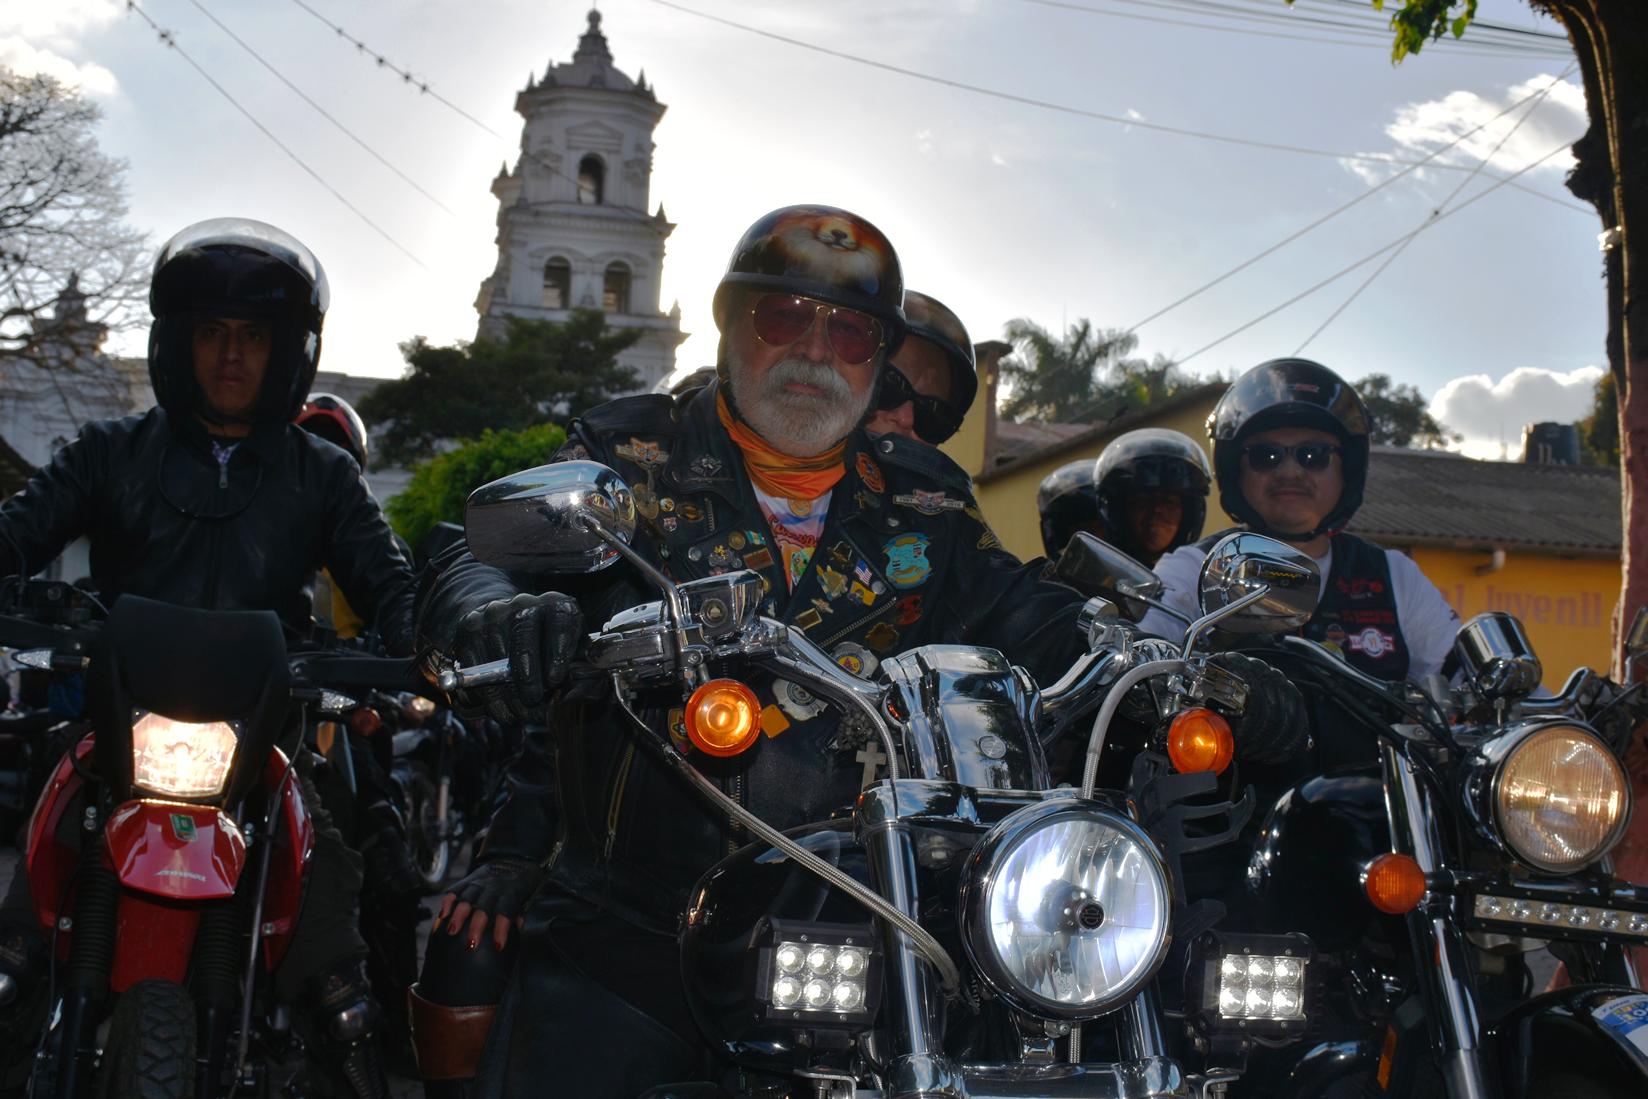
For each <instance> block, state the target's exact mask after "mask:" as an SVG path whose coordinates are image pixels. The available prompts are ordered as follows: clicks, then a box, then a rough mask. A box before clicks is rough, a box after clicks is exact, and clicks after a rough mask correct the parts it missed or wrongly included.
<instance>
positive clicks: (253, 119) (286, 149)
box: [126, 0, 429, 271]
mask: <svg viewBox="0 0 1648 1099" xmlns="http://www.w3.org/2000/svg"><path fill="white" fill-rule="evenodd" d="M126 10H128V11H131V12H134V13H136V14H137V16H138V17H139V18H140V19H142V20H143V21H144V22H145V23H147V24H149V27H150V28H151V29H152V30H153V31H154V32H155V35H156V37H158V38H159V39H160V41H161V43H162V44H164V45H165V46H166V48H167V49H169V50H172V51H174V52H175V53H176V54H177V55H178V56H179V57H181V58H183V60H184V61H186V62H188V65H189V67H190V68H191V69H193V70H194V71H195V72H197V73H199V74H200V75H201V78H202V79H204V80H205V81H206V83H208V84H210V85H211V86H212V87H213V88H216V89H217V92H218V94H219V95H221V96H222V97H223V98H224V99H226V100H228V101H229V105H230V106H232V107H234V109H235V110H237V111H239V112H240V113H241V114H243V115H245V116H246V120H247V121H248V122H250V123H251V124H252V125H254V126H256V127H257V128H258V129H259V130H260V131H261V132H262V133H263V136H264V137H267V138H268V139H269V140H270V141H272V142H274V143H275V145H276V146H277V147H278V148H279V149H280V151H281V152H283V153H285V154H286V155H287V156H289V157H291V158H292V162H293V163H294V164H296V165H297V166H298V167H299V168H302V169H303V170H304V171H305V172H306V173H308V175H309V177H310V178H311V179H313V180H314V181H315V182H316V183H318V184H320V185H321V186H322V187H324V188H326V190H327V191H328V192H330V193H331V195H332V197H333V198H335V199H337V200H338V201H339V202H341V203H342V204H343V205H344V206H345V207H346V208H347V209H348V210H349V212H350V213H352V214H354V215H355V216H356V217H358V218H360V219H361V221H363V222H365V223H366V225H367V227H368V228H370V229H371V230H372V231H373V232H374V233H377V234H378V236H380V237H382V238H383V239H384V240H386V241H388V242H389V243H390V244H392V245H393V246H394V247H395V249H396V250H397V251H399V252H400V253H401V254H402V255H404V256H405V257H406V258H407V259H409V260H411V261H412V262H413V263H415V264H417V265H418V266H419V267H422V268H423V269H424V270H425V271H427V270H429V268H428V266H427V265H426V264H425V263H424V262H423V260H421V259H419V258H418V257H417V256H415V255H413V254H412V253H411V252H410V251H409V250H408V249H407V247H406V246H405V245H404V244H402V243H401V242H400V241H398V240H396V239H395V238H394V237H393V236H392V235H390V233H389V232H388V231H386V230H385V229H384V228H383V226H381V225H379V224H378V223H377V222H375V221H373V220H372V219H371V218H369V217H367V216H366V214H365V213H363V212H362V211H361V209H360V207H358V206H356V205H355V204H354V203H353V202H350V201H349V200H348V199H347V198H345V197H344V195H343V192H342V191H339V190H338V189H337V188H336V187H334V186H332V185H331V184H330V183H328V182H326V180H325V179H324V178H322V176H321V174H320V173H319V172H317V171H315V170H314V169H313V168H311V167H309V165H308V164H306V163H305V162H304V160H303V158H302V157H300V156H298V154H297V153H295V152H294V151H292V149H291V147H290V146H288V145H287V144H286V143H285V142H284V141H282V140H281V139H280V138H278V137H276V136H275V135H274V132H273V131H272V130H270V129H269V127H267V126H265V125H264V124H263V123H261V122H259V121H258V119H257V116H256V115H254V114H253V113H252V112H251V111H249V110H247V109H246V108H245V107H243V106H242V105H241V103H240V101H239V100H238V99H236V98H235V97H234V96H232V95H230V94H229V90H228V89H227V88H225V87H224V86H223V85H222V84H219V83H218V82H217V81H216V80H214V79H212V74H211V73H209V72H207V71H206V70H205V69H203V68H201V67H200V64H199V62H197V61H196V60H195V59H194V58H192V57H190V56H189V54H188V51H186V50H184V48H183V47H182V46H180V45H178V44H177V36H176V35H175V34H173V33H172V32H171V31H169V30H166V29H165V28H163V27H162V26H161V25H160V24H159V23H156V22H155V21H154V20H153V19H151V18H149V13H148V12H146V11H144V10H143V9H142V8H140V7H138V6H137V0H126Z"/></svg>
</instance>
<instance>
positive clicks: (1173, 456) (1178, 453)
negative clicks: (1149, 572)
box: [1094, 427, 1213, 561]
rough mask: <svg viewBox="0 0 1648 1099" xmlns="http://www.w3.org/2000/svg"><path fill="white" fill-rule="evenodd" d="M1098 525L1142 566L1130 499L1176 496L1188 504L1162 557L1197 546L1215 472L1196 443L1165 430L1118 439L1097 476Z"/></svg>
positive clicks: (1128, 434)
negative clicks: (1137, 494) (1153, 494)
mask: <svg viewBox="0 0 1648 1099" xmlns="http://www.w3.org/2000/svg"><path fill="white" fill-rule="evenodd" d="M1094 479H1095V480H1096V481H1097V484H1098V502H1099V519H1100V521H1101V522H1103V523H1104V529H1105V530H1106V531H1107V532H1108V533H1109V541H1110V543H1111V544H1112V545H1114V546H1115V547H1116V548H1117V549H1119V550H1121V551H1122V552H1123V553H1126V554H1128V555H1129V556H1131V557H1134V558H1137V559H1139V560H1141V561H1142V560H1144V558H1145V556H1146V553H1145V551H1144V548H1143V547H1142V546H1138V545H1135V544H1134V540H1133V534H1132V529H1131V527H1130V526H1129V525H1128V522H1127V498H1128V497H1129V496H1131V495H1133V494H1134V493H1135V492H1176V493H1178V494H1179V496H1180V498H1181V499H1182V500H1183V501H1184V511H1183V516H1182V518H1181V519H1180V520H1179V530H1178V532H1177V533H1176V534H1175V535H1174V536H1173V542H1172V544H1171V545H1169V546H1168V547H1167V549H1166V550H1164V551H1162V552H1163V553H1171V552H1172V551H1173V550H1176V549H1178V548H1179V547H1180V546H1183V545H1186V544H1188V543H1190V542H1193V541H1195V540H1196V539H1197V538H1198V537H1200V535H1201V533H1202V524H1203V523H1205V522H1206V521H1207V490H1208V486H1209V485H1210V484H1211V483H1212V481H1213V470H1212V469H1210V468H1209V467H1208V464H1207V452H1206V451H1205V450H1203V449H1202V448H1201V447H1200V446H1198V445H1197V444H1196V441H1195V440H1194V439H1191V438H1189V437H1188V436H1186V435H1183V434H1181V433H1180V432H1177V431H1170V430H1168V429H1167V428H1163V427H1145V428H1140V429H1139V430H1137V431H1129V432H1126V433H1125V434H1122V435H1118V436H1117V437H1116V438H1115V439H1114V440H1112V441H1111V443H1110V445H1109V446H1107V447H1105V448H1104V452H1103V453H1102V454H1100V455H1099V462H1098V466H1097V468H1096V469H1095V471H1094Z"/></svg>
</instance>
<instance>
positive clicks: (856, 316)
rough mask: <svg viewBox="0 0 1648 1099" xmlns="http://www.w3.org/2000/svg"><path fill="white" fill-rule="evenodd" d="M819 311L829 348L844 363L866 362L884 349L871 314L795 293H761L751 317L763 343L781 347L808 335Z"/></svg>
mask: <svg viewBox="0 0 1648 1099" xmlns="http://www.w3.org/2000/svg"><path fill="white" fill-rule="evenodd" d="M820 313H823V314H824V334H825V335H826V336H827V337H828V338H829V341H830V350H832V351H834V352H835V353H836V355H837V356H839V357H840V359H841V361H842V362H844V363H847V364H849V365H852V366H857V365H858V364H859V363H867V362H869V361H870V360H871V359H872V358H874V357H875V353H876V352H877V351H879V350H881V345H882V343H883V342H884V341H883V335H882V329H881V322H880V321H878V320H876V319H875V318H874V317H872V316H870V315H869V314H868V313H860V312H859V311H858V310H856V309H847V308H845V307H844V306H839V305H831V304H830V303H829V302H822V301H815V300H814V299H812V298H803V297H799V296H797V295H795V294H762V295H761V296H760V297H759V298H757V299H755V305H754V306H752V307H751V308H750V320H751V323H752V324H753V326H754V328H755V334H756V336H758V337H759V338H760V340H761V342H762V343H764V344H767V345H769V346H771V347H782V346H784V345H785V344H789V343H794V342H795V341H796V340H799V339H800V338H801V337H802V336H804V335H806V334H807V330H808V329H809V328H811V327H812V326H813V323H814V322H815V321H816V320H817V319H818V315H819V314H820Z"/></svg>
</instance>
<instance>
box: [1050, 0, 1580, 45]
mask: <svg viewBox="0 0 1648 1099" xmlns="http://www.w3.org/2000/svg"><path fill="white" fill-rule="evenodd" d="M1025 2H1026V3H1030V4H1036V5H1038V6H1041V7H1049V8H1061V9H1063V10H1065V11H1074V12H1080V13H1082V14H1085V15H1100V16H1106V17H1109V18H1114V19H1131V20H1136V21H1139V22H1145V23H1162V24H1166V25H1168V26H1174V27H1190V28H1193V29H1196V30H1206V31H1222V32H1224V33H1226V34H1240V35H1245V36H1248V37H1254V38H1276V39H1284V40H1291V41H1295V42H1313V43H1321V44H1325V45H1334V46H1355V47H1361V48H1369V49H1371V48H1379V49H1383V50H1385V51H1386V52H1388V51H1389V49H1390V41H1391V31H1390V30H1389V29H1388V28H1384V29H1381V28H1378V27H1375V26H1373V25H1370V24H1368V23H1366V22H1363V21H1346V20H1343V19H1337V18H1321V17H1316V16H1311V15H1305V14H1289V13H1287V12H1285V11H1280V10H1278V11H1274V12H1263V11H1248V10H1242V9H1232V8H1230V7H1227V6H1224V5H1219V4H1212V3H1197V2H1196V0H1178V2H1175V0H1111V2H1113V3H1122V4H1136V5H1138V6H1141V7H1146V8H1150V9H1152V10H1153V11H1155V12H1157V13H1158V14H1153V15H1141V14H1139V13H1137V12H1126V11H1115V10H1113V9H1110V8H1100V7H1094V6H1093V5H1091V4H1080V3H1075V2H1074V0H1025ZM1370 10H1371V9H1370ZM1163 11H1168V12H1183V13H1186V14H1189V15H1205V16H1210V17H1212V18H1213V19H1215V20H1220V19H1223V20H1230V21H1232V22H1237V23H1246V24H1248V25H1249V26H1250V27H1255V28H1256V27H1286V28H1291V29H1293V30H1296V31H1298V32H1299V33H1287V32H1286V31H1284V30H1259V29H1247V28H1244V27H1240V26H1231V25H1228V24H1227V23H1220V22H1208V21H1206V20H1205V19H1203V20H1199V19H1169V18H1167V17H1165V16H1163V15H1161V14H1159V13H1160V12H1163ZM1313 28H1320V32H1317V33H1312V29H1313ZM1552 38H1553V39H1554V40H1555V41H1558V42H1560V43H1561V44H1562V46H1563V48H1562V49H1561V50H1557V49H1555V48H1553V47H1551V46H1545V45H1541V44H1538V43H1532V42H1523V41H1519V40H1511V39H1505V38H1495V37H1488V36H1481V35H1479V36H1477V37H1475V38H1460V39H1454V40H1451V41H1450V43H1449V45H1450V48H1452V49H1454V50H1456V51H1458V52H1459V53H1461V54H1466V55H1470V54H1474V55H1477V56H1482V57H1548V58H1558V57H1567V56H1569V54H1570V53H1571V51H1570V50H1569V49H1567V48H1566V47H1567V40H1566V39H1556V38H1555V36H1552Z"/></svg>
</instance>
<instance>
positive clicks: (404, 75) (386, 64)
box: [292, 0, 509, 141]
mask: <svg viewBox="0 0 1648 1099" xmlns="http://www.w3.org/2000/svg"><path fill="white" fill-rule="evenodd" d="M292 3H294V4H296V5H297V6H298V7H300V8H302V9H303V10H304V11H306V12H308V13H309V14H310V15H312V16H314V17H315V18H316V19H318V20H320V21H321V22H322V23H324V24H326V26H328V27H330V28H331V29H332V31H333V32H334V33H335V34H336V35H337V36H338V37H339V38H341V39H343V40H344V41H345V42H348V43H349V44H350V45H352V46H354V47H355V49H357V50H359V51H360V52H361V53H363V54H365V55H366V56H368V57H370V58H371V59H372V60H374V61H376V62H377V63H378V68H380V69H388V70H389V71H390V72H392V73H394V74H395V75H396V76H398V77H400V78H401V82H402V83H404V84H406V85H407V86H408V87H413V88H416V89H418V92H419V94H421V95H427V96H428V97H429V98H430V99H433V100H434V101H435V102H437V103H439V104H441V105H442V106H444V107H446V108H447V109H448V110H451V111H453V112H455V113H457V114H458V115H460V116H461V117H463V118H465V119H468V120H469V121H470V122H472V123H474V124H475V125H477V126H479V127H480V128H481V129H483V130H485V131H486V132H487V133H489V134H491V135H492V136H493V137H495V138H498V139H499V140H501V141H508V140H509V139H508V138H506V137H504V135H503V134H501V133H499V132H498V131H497V130H494V129H493V128H492V127H491V126H488V125H487V124H486V123H484V122H482V121H481V120H480V119H478V118H476V117H475V116H474V115H472V114H470V113H469V112H468V111H466V110H464V109H463V108H462V107H460V106H458V105H457V104H456V103H454V102H452V101H451V100H450V99H448V98H446V97H445V96H444V95H442V94H440V93H439V92H437V91H436V90H435V89H434V88H431V87H430V86H429V81H427V80H420V79H419V78H418V77H415V76H413V75H412V74H411V73H409V72H407V71H406V70H405V69H403V68H401V67H400V66H398V65H396V64H395V63H394V62H393V61H391V60H389V59H388V58H387V57H385V56H384V55H383V54H381V53H379V52H378V51H377V50H374V49H373V48H372V47H371V46H368V45H367V44H366V43H365V42H362V41H361V40H360V39H358V38H356V37H355V36H354V35H352V34H350V33H349V32H348V31H346V30H344V29H343V28H342V27H340V26H338V25H337V24H336V23H334V22H332V21H331V20H330V19H328V18H326V16H324V15H322V14H321V13H320V12H318V11H316V10H315V9H314V8H312V7H310V6H309V5H308V4H305V3H304V2H303V0H292Z"/></svg>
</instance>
